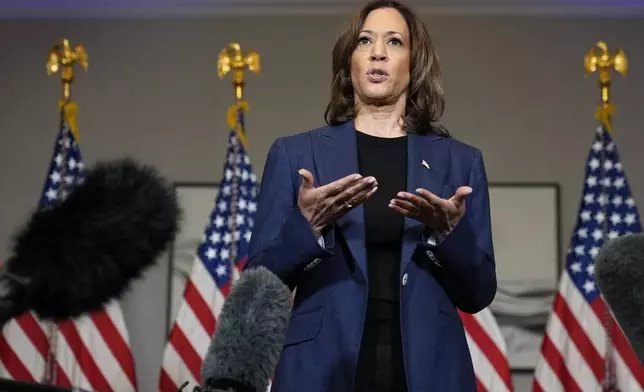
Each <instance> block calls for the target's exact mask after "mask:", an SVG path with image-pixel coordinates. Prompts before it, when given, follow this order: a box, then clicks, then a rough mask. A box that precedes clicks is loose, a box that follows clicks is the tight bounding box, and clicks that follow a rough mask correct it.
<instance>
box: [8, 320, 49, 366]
mask: <svg viewBox="0 0 644 392" xmlns="http://www.w3.org/2000/svg"><path fill="white" fill-rule="evenodd" d="M14 320H15V321H16V323H18V325H19V326H20V328H21V329H22V331H23V332H24V333H25V335H27V338H28V339H29V340H30V341H31V344H33V345H34V347H35V348H36V350H38V352H39V353H40V355H42V357H43V358H47V352H48V351H49V340H48V339H47V335H45V331H43V330H42V328H41V326H40V324H38V321H36V318H35V317H34V315H33V314H32V313H24V314H22V315H20V316H19V317H17V318H15V319H14Z"/></svg>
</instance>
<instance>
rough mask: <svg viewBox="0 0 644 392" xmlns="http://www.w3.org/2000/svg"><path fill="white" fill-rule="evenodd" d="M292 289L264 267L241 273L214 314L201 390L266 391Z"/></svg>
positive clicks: (277, 355) (273, 366) (279, 343)
mask: <svg viewBox="0 0 644 392" xmlns="http://www.w3.org/2000/svg"><path fill="white" fill-rule="evenodd" d="M290 315H291V290H290V289H289V288H288V286H287V285H285V284H284V282H282V281H281V280H280V278H278V277H277V276H276V275H275V274H273V273H272V272H270V271H269V270H268V269H266V268H265V267H257V268H251V269H248V270H245V271H243V272H242V273H241V274H240V278H239V280H238V281H237V282H236V283H235V284H234V285H233V287H232V288H231V290H230V293H229V295H228V297H227V298H226V301H225V303H224V305H223V307H222V309H221V313H220V314H219V317H218V318H217V328H216V330H215V333H214V334H213V338H212V342H211V344H210V347H209V348H208V354H207V355H206V358H205V360H204V363H203V366H202V369H201V377H202V381H203V384H204V388H203V389H199V388H196V389H197V390H201V391H203V392H266V389H267V387H268V384H269V382H270V379H271V378H272V376H273V372H274V371H275V368H276V367H277V363H278V361H279V358H280V354H281V352H282V347H283V344H284V338H285V335H286V328H287V326H288V322H289V319H290Z"/></svg>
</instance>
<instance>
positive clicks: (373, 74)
mask: <svg viewBox="0 0 644 392" xmlns="http://www.w3.org/2000/svg"><path fill="white" fill-rule="evenodd" d="M388 76H389V73H388V72H387V71H385V70H384V69H380V68H371V69H370V70H369V71H367V79H368V80H369V81H370V82H373V83H380V82H383V81H385V80H386V79H387V77H388Z"/></svg>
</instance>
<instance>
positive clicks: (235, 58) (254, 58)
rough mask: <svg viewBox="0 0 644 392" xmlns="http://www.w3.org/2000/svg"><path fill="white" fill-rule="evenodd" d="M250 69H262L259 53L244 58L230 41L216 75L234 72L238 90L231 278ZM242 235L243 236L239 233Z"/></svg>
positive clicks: (233, 119) (233, 113)
mask: <svg viewBox="0 0 644 392" xmlns="http://www.w3.org/2000/svg"><path fill="white" fill-rule="evenodd" d="M246 68H248V69H249V70H250V71H252V72H255V73H256V74H258V75H259V73H260V70H261V65H260V59H259V54H258V53H257V52H255V51H252V50H251V51H248V52H247V53H246V54H245V55H244V54H243V53H242V50H241V46H240V45H239V44H238V43H237V42H231V43H229V44H228V46H227V47H225V48H223V49H222V50H221V52H220V53H219V58H218V60H217V74H218V76H219V78H220V79H223V78H224V77H225V76H226V75H227V74H228V73H229V72H231V71H232V78H233V87H234V89H235V105H233V106H231V107H230V108H229V109H228V113H227V120H228V121H227V122H228V126H229V127H230V129H231V130H232V129H234V130H235V133H236V134H237V139H238V142H235V143H234V144H233V151H234V156H235V160H234V162H233V163H232V165H233V186H232V189H231V203H230V205H231V211H230V219H229V222H228V226H229V229H230V233H232V236H233V238H232V241H231V249H230V257H229V263H230V270H231V276H232V275H233V273H234V272H235V270H236V261H237V253H238V252H237V240H238V239H239V238H237V235H238V234H237V205H238V199H239V178H238V175H237V171H238V170H239V159H241V156H240V153H239V148H240V144H241V146H243V147H244V149H245V148H246V135H245V129H244V124H243V123H242V121H241V118H242V116H243V114H244V113H245V112H246V111H248V108H249V106H248V103H247V102H246V101H244V87H245V86H246V83H245V71H246ZM239 235H241V233H240V234H239Z"/></svg>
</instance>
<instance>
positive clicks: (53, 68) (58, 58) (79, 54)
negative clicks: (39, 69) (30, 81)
mask: <svg viewBox="0 0 644 392" xmlns="http://www.w3.org/2000/svg"><path fill="white" fill-rule="evenodd" d="M74 63H79V64H80V65H81V67H82V68H83V70H85V71H87V67H88V65H89V63H88V60H87V52H86V51H85V48H84V47H83V45H80V44H78V45H76V47H74V48H73V49H72V46H71V44H70V43H69V40H67V39H66V38H65V39H63V42H62V44H56V45H54V46H53V47H52V48H51V50H50V51H49V56H48V58H47V75H49V76H51V75H53V74H55V73H56V72H58V70H59V69H61V68H62V70H61V79H62V81H63V99H64V100H65V102H67V101H69V99H70V97H71V84H72V82H73V81H74Z"/></svg>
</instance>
